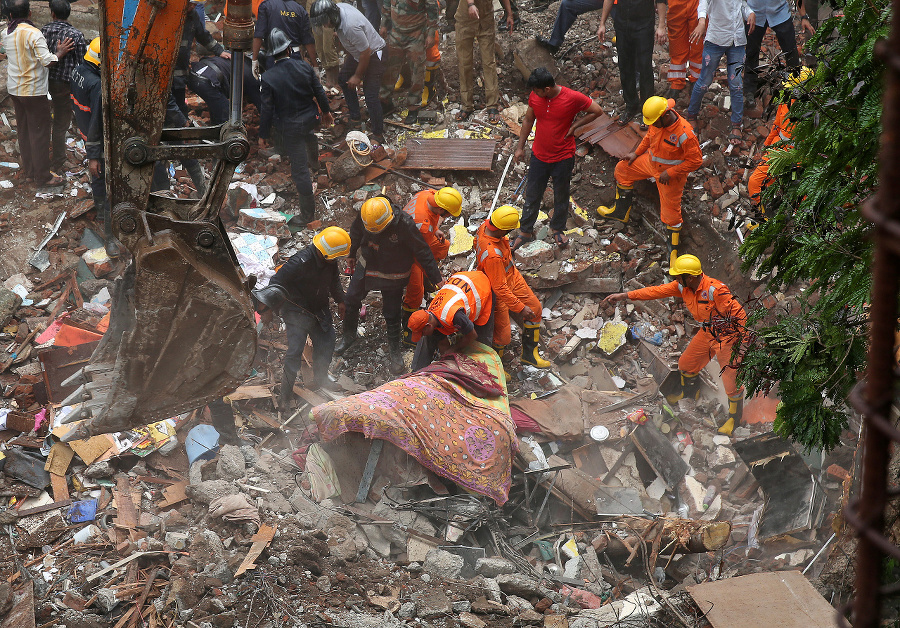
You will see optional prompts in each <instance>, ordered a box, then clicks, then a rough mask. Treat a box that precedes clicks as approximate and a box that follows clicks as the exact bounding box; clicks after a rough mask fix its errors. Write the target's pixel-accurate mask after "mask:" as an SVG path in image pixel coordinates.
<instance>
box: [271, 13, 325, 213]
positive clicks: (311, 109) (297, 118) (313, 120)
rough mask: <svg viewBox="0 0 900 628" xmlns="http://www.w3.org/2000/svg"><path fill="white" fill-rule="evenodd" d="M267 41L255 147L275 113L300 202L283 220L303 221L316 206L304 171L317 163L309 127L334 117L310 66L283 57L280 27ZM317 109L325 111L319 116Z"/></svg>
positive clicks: (286, 46)
mask: <svg viewBox="0 0 900 628" xmlns="http://www.w3.org/2000/svg"><path fill="white" fill-rule="evenodd" d="M268 42H269V51H270V52H271V53H272V58H273V59H274V64H273V65H272V66H271V67H270V68H269V69H268V70H266V72H265V73H263V75H262V79H261V83H262V97H261V100H262V111H260V114H259V147H260V148H262V149H265V147H266V140H267V139H268V138H269V136H270V134H271V129H272V121H273V118H277V119H278V132H279V133H280V135H281V138H282V142H281V144H282V150H284V151H285V153H286V154H287V157H288V159H290V161H291V179H292V180H293V181H294V187H296V188H297V196H298V197H299V198H298V203H299V205H300V213H299V214H297V216H294V217H293V218H291V219H290V221H288V222H289V224H292V225H293V224H294V223H298V222H299V225H298V226H305V225H307V224H309V223H310V222H312V221H313V220H315V211H316V201H315V197H314V196H313V185H312V178H311V176H310V172H309V163H310V162H312V164H313V168H314V169H318V162H319V145H318V140H317V139H316V136H315V134H314V133H313V131H315V130H316V128H317V127H318V126H319V124H320V123H324V124H325V126H331V125H332V124H333V123H334V117H333V116H332V115H331V109H330V108H329V105H328V97H327V96H326V95H325V90H324V89H322V84H321V83H319V77H318V76H316V72H315V71H314V70H313V68H312V66H310V65H309V64H308V63H307V62H306V61H304V60H303V59H300V58H298V57H297V56H288V55H289V54H290V47H291V40H290V39H288V37H287V35H286V34H285V33H284V32H283V31H282V30H281V29H279V28H273V29H272V31H271V32H270V33H269V38H268ZM320 111H321V112H324V113H322V114H321V115H320V113H319V112H320Z"/></svg>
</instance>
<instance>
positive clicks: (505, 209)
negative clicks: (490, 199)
mask: <svg viewBox="0 0 900 628" xmlns="http://www.w3.org/2000/svg"><path fill="white" fill-rule="evenodd" d="M491 224H492V225H494V228H495V229H499V230H500V231H512V230H513V229H518V228H519V210H518V209H516V208H515V207H513V206H512V205H501V206H500V207H498V208H497V209H495V210H494V211H493V212H491Z"/></svg>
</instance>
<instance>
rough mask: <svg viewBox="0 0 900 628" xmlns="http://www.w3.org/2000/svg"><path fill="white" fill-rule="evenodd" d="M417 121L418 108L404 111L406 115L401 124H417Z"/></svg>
mask: <svg viewBox="0 0 900 628" xmlns="http://www.w3.org/2000/svg"><path fill="white" fill-rule="evenodd" d="M418 123H419V110H418V109H410V110H408V111H407V112H406V117H405V118H403V124H409V125H413V124H418Z"/></svg>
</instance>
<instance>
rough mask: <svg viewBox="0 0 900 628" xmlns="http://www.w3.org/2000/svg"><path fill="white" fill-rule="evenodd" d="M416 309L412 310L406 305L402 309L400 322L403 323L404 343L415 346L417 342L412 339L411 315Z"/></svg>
mask: <svg viewBox="0 0 900 628" xmlns="http://www.w3.org/2000/svg"><path fill="white" fill-rule="evenodd" d="M413 312H415V310H411V309H409V308H408V307H406V306H405V305H404V306H403V309H402V310H400V323H401V324H402V325H403V331H402V332H401V333H402V338H403V344H404V345H405V346H407V347H415V346H416V343H414V342H413V341H412V330H410V328H409V317H410V316H412V315H413Z"/></svg>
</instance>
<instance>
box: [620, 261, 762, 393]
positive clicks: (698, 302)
mask: <svg viewBox="0 0 900 628" xmlns="http://www.w3.org/2000/svg"><path fill="white" fill-rule="evenodd" d="M663 297H681V298H682V299H683V300H684V304H685V305H686V306H687V309H688V311H689V312H690V313H691V315H692V316H693V317H694V320H696V321H697V322H700V323H706V322H708V321H709V319H710V317H712V316H713V315H716V316H731V317H734V318H737V319H738V320H739V321H740V325H741V327H743V325H744V323H745V322H746V320H747V314H746V313H745V312H744V308H743V307H741V304H740V303H738V302H737V299H735V298H734V295H733V294H731V290H729V289H728V286H726V285H725V284H724V283H722V282H721V281H719V280H718V279H713V278H712V277H710V276H708V275H703V277H702V278H701V280H700V285H699V286H698V287H697V290H696V291H694V290H691V289H690V288H687V287H685V286H682V285H681V284H680V283H678V282H677V281H671V282H669V283H667V284H663V285H661V286H648V287H646V288H641V289H640V290H632V291H631V292H629V293H628V298H629V299H631V300H632V301H650V300H653V299H661V298H663ZM737 341H738V338H735V337H731V338H723V339H722V340H721V341H720V340H718V339H717V338H716V337H715V336H713V335H712V333H710V332H709V331H707V330H706V329H701V330H700V331H698V332H697V334H696V335H695V336H694V337H693V338H691V342H690V343H689V344H688V346H687V348H686V349H685V350H684V353H682V354H681V358H680V359H679V360H678V368H679V369H681V370H682V371H684V372H685V373H691V374H694V373H699V372H700V371H702V370H703V367H705V366H706V365H707V364H709V361H710V360H712V358H713V356H715V357H716V359H717V360H718V361H719V365H720V366H722V367H725V369H724V370H723V371H722V384H724V386H725V392H726V394H728V396H729V397H735V396H737V395H738V394H739V393H740V392H741V389H739V388H738V385H737V362H733V361H732V359H731V354H732V350H733V348H734V344H735V343H736V342H737ZM726 365H727V366H726Z"/></svg>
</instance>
